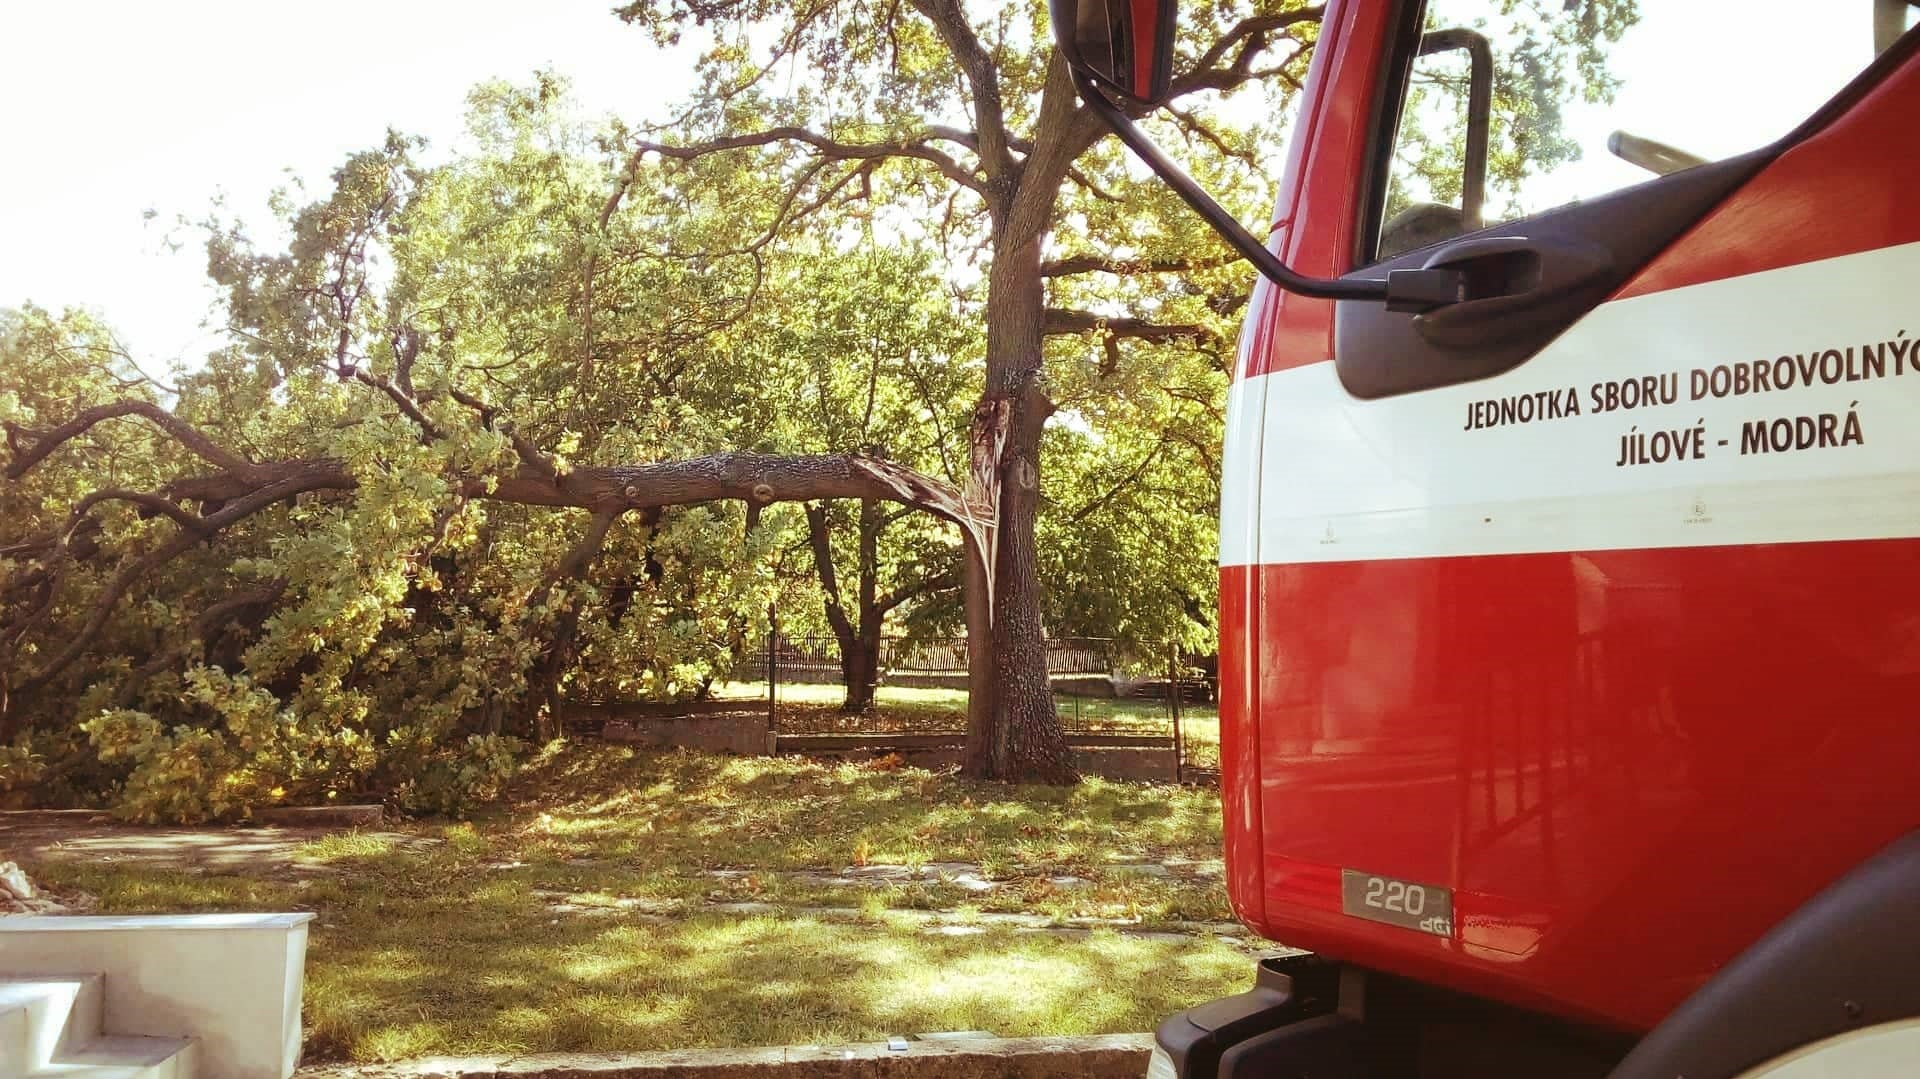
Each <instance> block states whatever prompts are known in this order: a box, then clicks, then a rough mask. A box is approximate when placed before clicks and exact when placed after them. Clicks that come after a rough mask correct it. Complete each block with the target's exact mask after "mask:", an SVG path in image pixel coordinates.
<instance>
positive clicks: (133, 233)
mask: <svg viewBox="0 0 1920 1079" xmlns="http://www.w3.org/2000/svg"><path fill="white" fill-rule="evenodd" d="M612 2H613V0H459V2H452V0H331V2H329V3H326V4H321V5H314V4H293V3H289V2H286V0H193V2H191V3H182V4H155V3H151V2H132V0H96V2H93V3H87V4H80V3H59V2H53V3H29V2H26V0H11V2H8V3H6V4H5V6H4V8H0V102H5V103H6V106H5V107H6V116H7V120H6V127H5V131H4V136H5V138H6V146H7V150H8V154H7V160H6V162H5V164H4V166H0V306H10V305H14V304H18V303H21V302H25V301H29V300H31V301H33V302H36V303H39V304H41V305H43V306H47V307H52V308H59V307H64V306H68V305H85V306H91V307H93V308H95V309H97V310H99V311H101V312H102V313H104V314H105V315H106V317H107V318H108V319H109V320H110V321H111V322H112V323H113V324H114V325H115V326H117V327H118V328H119V330H120V332H121V334H122V337H123V338H124V340H125V341H126V342H127V344H128V345H130V346H131V348H132V349H133V351H134V354H135V355H136V356H138V357H140V358H141V359H142V360H143V362H145V363H147V364H148V365H149V367H150V369H157V368H158V367H160V366H163V365H164V364H165V363H166V362H167V361H169V360H172V359H174V358H185V359H187V360H189V361H194V360H197V359H198V357H199V355H200V354H201V353H202V352H204V351H205V350H206V349H207V348H208V347H209V346H210V345H211V344H213V343H214V341H215V337H214V335H212V334H210V333H209V332H207V331H205V330H203V329H202V328H200V322H201V320H202V319H203V318H204V317H205V315H206V313H207V310H208V306H209V304H210V303H211V301H212V298H213V297H212V293H211V290H210V289H209V288H208V287H207V286H206V284H205V275H204V266H203V260H202V256H201V253H200V249H199V245H198V243H197V240H196V237H194V236H193V235H192V234H191V233H190V232H179V233H177V234H176V238H177V239H178V240H180V241H182V246H181V247H180V248H179V249H178V250H177V251H176V250H169V248H168V244H167V240H168V235H169V233H170V232H172V231H173V222H175V221H176V219H177V218H179V217H180V216H181V215H185V216H187V217H189V218H198V217H200V216H202V215H204V213H205V212H206V210H207V208H208V205H209V202H210V200H211V199H212V198H213V197H214V196H215V195H216V194H217V193H220V192H225V193H226V195H227V197H228V202H229V212H230V213H237V214H239V215H241V216H242V217H243V218H245V219H246V220H248V221H249V222H252V223H253V224H254V225H255V232H256V235H258V234H260V233H261V231H262V229H261V226H262V225H264V223H265V222H266V219H267V214H266V207H265V202H266V197H267V195H268V193H269V192H270V191H271V190H272V189H273V188H274V187H275V186H277V185H279V184H282V183H284V182H285V179H286V176H285V171H284V170H292V171H293V172H294V173H297V174H298V175H300V176H303V177H305V178H306V179H307V180H308V183H309V189H310V190H314V191H319V190H322V189H323V187H324V183H325V178H326V175H327V173H328V171H329V170H330V169H331V168H332V167H333V166H334V165H336V164H337V163H338V162H339V161H340V160H341V159H342V158H344V157H345V156H346V155H347V154H348V153H350V152H352V151H354V150H357V149H361V148H365V147H367V146H370V145H373V144H375V143H377V142H378V141H379V140H380V138H381V137H382V135H383V133H384V132H385V130H386V129H387V128H388V127H389V126H391V127H395V128H398V129H400V130H402V131H406V132H409V133H414V134H420V135H425V136H427V137H428V138H429V139H430V140H431V142H432V145H433V146H435V147H441V148H444V147H446V146H447V145H448V144H449V143H451V142H453V141H454V140H455V139H456V138H457V137H458V135H459V133H460V131H461V116H462V113H463V107H464V98H465V94H466V92H467V90H468V89H469V88H470V87H471V86H473V85H474V84H475V83H478V82H481V81H484V80H486V79H490V78H497V77H505V78H509V79H516V80H523V81H524V80H525V79H527V78H528V76H529V75H530V74H531V73H532V72H533V71H534V70H535V69H537V68H541V67H551V68H552V69H553V70H555V71H557V72H558V73H560V74H562V75H564V76H567V77H568V78H570V79H572V80H573V82H574V85H575V91H576V96H577V97H578V99H579V100H580V102H581V104H582V106H583V107H584V108H586V109H587V110H588V111H589V112H592V113H606V112H612V113H617V114H619V115H621V116H622V117H625V118H627V119H629V120H642V119H650V118H658V117H659V116H660V115H661V114H662V111H663V109H664V107H665V106H667V105H668V104H670V103H672V102H673V101H675V100H677V99H679V98H681V97H683V96H684V95H685V94H686V92H687V91H688V90H689V89H690V87H689V85H688V82H689V80H690V73H689V71H688V68H689V66H690V64H689V59H690V57H688V56H684V55H683V56H679V57H661V56H659V55H657V54H653V53H652V52H651V50H650V48H649V47H648V45H647V44H646V42H645V40H644V38H643V36H642V34H641V33H640V32H639V31H638V30H635V29H632V28H629V27H626V26H625V25H623V24H621V23H620V22H619V21H618V20H616V19H615V18H613V16H612V15H611V14H610V13H609V8H610V7H611V6H612ZM1434 3H1435V4H1436V6H1439V5H1442V4H1445V5H1447V6H1448V7H1452V8H1454V9H1456V10H1465V11H1471V12H1479V11H1485V10H1487V9H1488V8H1489V7H1491V6H1492V5H1491V4H1490V3H1489V2H1488V0H1434ZM1641 8H1642V14H1643V20H1642V23H1641V25H1640V26H1638V27H1636V28H1635V29H1634V30H1632V31H1631V32H1630V33H1629V34H1628V36H1627V37H1626V39H1625V40H1624V41H1623V42H1622V43H1621V45H1620V46H1619V49H1618V51H1617V53H1616V55H1615V70H1616V71H1618V72H1619V73H1620V74H1621V75H1622V76H1623V78H1624V80H1625V82H1626V86H1625V87H1624V88H1623V89H1622V92H1621V94H1620V99H1619V101H1618V102H1617V103H1616V104H1615V105H1612V106H1601V107H1585V106H1576V107H1573V108H1571V109H1569V113H1568V117H1567V119H1568V124H1569V128H1570V129H1571V130H1573V131H1574V133H1575V134H1576V136H1577V137H1578V138H1579V139H1580V141H1581V143H1582V144H1583V145H1584V146H1585V148H1586V159H1585V160H1584V161H1582V162H1580V163H1579V164H1577V165H1575V166H1572V167H1569V168H1567V169H1565V170H1563V173H1564V175H1557V176H1555V177H1552V178H1550V179H1549V180H1548V181H1547V185H1548V187H1549V188H1550V190H1543V191H1542V192H1541V194H1542V195H1549V196H1552V200H1551V201H1548V202H1547V203H1546V204H1547V205H1551V204H1552V203H1553V202H1554V201H1561V200H1563V199H1564V198H1565V197H1572V196H1574V195H1592V194H1596V193H1599V192H1602V191H1606V190H1610V189H1612V188H1614V187H1618V186H1622V185H1624V184H1626V183H1633V182H1637V181H1639V180H1641V179H1644V178H1646V176H1647V174H1645V173H1643V172H1641V171H1640V170H1638V169H1635V168H1633V167H1632V166H1628V165H1626V164H1624V163H1622V162H1620V161H1618V160H1617V159H1614V158H1613V157H1612V156H1611V155H1609V154H1608V153H1607V152H1606V149H1605V139H1606V134H1607V132H1609V131H1611V130H1612V129H1613V128H1615V127H1624V128H1626V129H1627V130H1629V131H1632V132H1634V133H1636V134H1640V135H1644V136H1648V137H1651V138H1656V139H1661V140H1663V141H1666V142H1669V143H1671V144H1673V145H1675V146H1678V147H1680V148H1682V149H1685V150H1690V151H1693V152H1695V153H1700V154H1703V155H1705V156H1708V157H1716V156H1720V155H1723V154H1727V153H1733V152H1738V151H1741V150H1745V149H1749V148H1752V147H1754V146H1757V145H1759V144H1761V143H1762V142H1765V141H1767V140H1768V139H1771V138H1772V137H1774V136H1777V135H1779V134H1781V133H1783V132H1784V131H1785V130H1786V129H1787V128H1788V127H1790V126H1791V125H1792V123H1793V122H1795V121H1797V120H1798V119H1799V118H1800V117H1802V116H1804V115H1806V114H1807V113H1808V112H1810V111H1811V110H1812V109H1813V108H1814V107H1815V106H1817V105H1818V104H1819V102H1820V101H1822V100H1824V99H1825V98H1826V97H1827V96H1828V95H1829V94H1831V93H1832V92H1833V91H1834V90H1835V89H1837V88H1838V87H1839V86H1840V85H1841V84H1842V83H1843V82H1844V81H1845V80H1846V78H1848V77H1849V76H1851V74H1852V73H1853V72H1855V71H1857V70H1858V69H1859V68H1860V67H1861V66H1863V65H1864V64H1865V63H1866V61H1867V60H1868V59H1869V58H1870V55H1871V50H1870V48H1869V40H1870V36H1871V35H1870V21H1869V11H1870V0H1836V2H1834V3H1832V4H1831V5H1816V6H1815V7H1813V8H1808V7H1807V6H1806V5H1804V3H1801V2H1799V0H1644V2H1643V3H1642V5H1641ZM1769 12H1772V13H1771V14H1770V13H1769ZM1788 26H1790V27H1791V28H1792V30H1791V33H1783V32H1782V28H1783V27H1788ZM1709 43H1711V46H1712V47H1711V49H1710V50H1709V49H1708V48H1706V47H1705V46H1707V45H1708V44H1709ZM1721 72H1725V73H1727V74H1726V75H1725V76H1722V75H1721V74H1720V73H1721ZM1735 76H1737V77H1735ZM1275 180H1276V181H1277V180H1278V177H1277V175H1276V177H1275ZM149 209H151V210H153V211H156V213H157V216H156V217H155V218H154V220H152V221H151V222H148V221H145V220H143V212H144V211H147V210H149Z"/></svg>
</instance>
